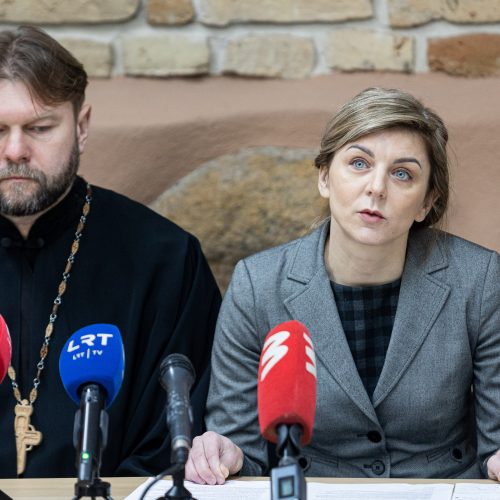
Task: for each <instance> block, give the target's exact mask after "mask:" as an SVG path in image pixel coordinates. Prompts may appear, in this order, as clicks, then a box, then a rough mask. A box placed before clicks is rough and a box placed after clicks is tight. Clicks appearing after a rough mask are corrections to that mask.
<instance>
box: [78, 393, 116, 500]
mask: <svg viewBox="0 0 500 500" xmlns="http://www.w3.org/2000/svg"><path fill="white" fill-rule="evenodd" d="M107 441H108V414H107V413H106V411H105V410H104V397H103V395H102V392H101V388H100V387H99V386H98V385H97V384H88V385H86V386H84V388H83V390H82V395H81V402H80V408H79V409H78V411H77V412H76V415H75V425H74V428H73V444H74V446H75V448H76V449H77V452H78V453H77V468H78V479H77V482H76V483H75V496H74V497H73V500H78V499H80V498H83V497H90V498H91V499H92V500H95V499H96V498H105V499H106V500H113V499H112V497H111V484H110V483H108V482H105V481H102V480H101V478H100V477H99V470H100V468H101V454H102V450H103V449H104V448H105V447H106V444H107Z"/></svg>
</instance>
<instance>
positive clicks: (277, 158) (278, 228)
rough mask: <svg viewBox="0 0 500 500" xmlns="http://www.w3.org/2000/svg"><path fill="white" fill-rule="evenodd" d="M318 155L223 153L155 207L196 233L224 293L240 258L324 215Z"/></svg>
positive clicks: (271, 150)
mask: <svg viewBox="0 0 500 500" xmlns="http://www.w3.org/2000/svg"><path fill="white" fill-rule="evenodd" d="M315 154H316V152H315V151H309V150H303V149H285V148H256V149H246V150H243V151H240V152H239V153H236V154H228V155H224V156H220V157H219V158H216V159H214V160H212V161H210V162H208V163H206V164H204V165H201V166H200V167H198V168H197V169H196V170H195V171H194V172H192V173H191V174H189V175H187V176H186V177H184V178H183V179H181V181H179V182H178V183H176V184H175V185H174V186H172V187H171V188H170V189H167V190H166V191H165V192H164V193H163V194H162V195H160V197H159V198H158V199H157V200H156V201H155V202H154V203H153V204H152V208H153V209H154V210H156V211H157V212H159V213H161V214H162V215H164V216H166V217H168V218H170V219H171V220H173V221H174V222H176V223H177V224H180V225H181V226H182V227H184V228H185V229H187V230H188V231H191V232H192V233H194V234H196V236H197V237H198V238H199V239H200V241H201V243H202V245H203V250H204V252H205V255H206V256H207V259H208V261H209V263H210V267H211V269H212V271H213V272H214V274H215V277H216V278H217V282H218V283H219V286H220V287H221V288H222V290H224V289H225V288H226V287H227V284H228V282H229V279H230V277H231V275H232V273H233V270H234V266H235V265H236V263H237V262H238V261H239V260H240V259H242V258H244V257H247V256H248V255H251V254H254V253H256V252H258V251H260V250H263V249H265V248H269V247H272V246H275V245H279V244H280V243H284V242H286V241H290V240H293V239H295V238H297V237H299V236H302V235H304V234H305V233H307V231H308V230H309V229H310V227H311V223H312V222H313V221H314V220H315V219H316V218H317V217H318V216H320V215H321V214H322V213H323V212H324V209H325V204H326V203H325V200H323V199H322V198H321V197H320V196H319V194H318V189H317V175H318V172H317V170H316V169H315V168H314V167H313V158H314V155H315ZM200 214H203V215H202V216H200Z"/></svg>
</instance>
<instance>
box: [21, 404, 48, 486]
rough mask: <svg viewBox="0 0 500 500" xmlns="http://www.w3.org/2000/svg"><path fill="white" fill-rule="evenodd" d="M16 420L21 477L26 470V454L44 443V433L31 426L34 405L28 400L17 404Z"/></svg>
mask: <svg viewBox="0 0 500 500" xmlns="http://www.w3.org/2000/svg"><path fill="white" fill-rule="evenodd" d="M14 410H15V413H16V418H15V419H14V431H15V434H16V450H17V475H18V476H19V475H21V474H22V473H23V472H24V469H25V468H26V453H28V451H31V450H32V449H33V446H37V445H39V444H40V443H41V442H42V433H41V432H40V431H37V430H36V429H35V427H34V426H33V425H31V424H30V417H31V415H32V414H33V405H31V404H29V403H28V401H27V400H26V399H23V400H22V401H21V403H17V404H16V406H15V408H14Z"/></svg>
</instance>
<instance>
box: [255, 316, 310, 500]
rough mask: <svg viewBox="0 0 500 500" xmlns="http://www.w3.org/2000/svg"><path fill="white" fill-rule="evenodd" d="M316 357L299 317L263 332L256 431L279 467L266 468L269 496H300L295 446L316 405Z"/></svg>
mask: <svg viewBox="0 0 500 500" xmlns="http://www.w3.org/2000/svg"><path fill="white" fill-rule="evenodd" d="M316 377H317V375H316V357H315V354H314V349H313V344H312V340H311V336H310V335H309V332H308V331H307V328H306V327H305V326H304V325H303V324H302V323H300V322H298V321H295V320H292V321H286V322H285V323H281V324H279V325H278V326H276V327H275V328H273V329H272V330H271V331H270V332H269V333H268V335H267V337H266V339H265V341H264V346H263V348H262V353H261V356H260V363H259V372H258V383H257V404H258V412H259V425H260V430H261V433H262V435H263V437H264V438H265V439H267V440H268V441H271V442H272V443H277V447H276V452H277V454H278V456H279V457H280V461H279V467H275V468H274V469H272V470H271V499H272V500H279V499H282V498H286V499H289V500H306V499H307V487H306V482H305V478H304V471H303V470H302V468H301V467H300V465H299V461H298V458H299V457H300V445H302V446H304V445H306V444H308V443H309V442H310V440H311V437H312V429H313V424H314V414H315V409H316Z"/></svg>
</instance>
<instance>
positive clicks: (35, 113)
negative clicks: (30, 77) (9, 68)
mask: <svg viewBox="0 0 500 500" xmlns="http://www.w3.org/2000/svg"><path fill="white" fill-rule="evenodd" d="M66 109H72V104H71V103H70V102H69V101H68V102H63V103H60V104H47V103H45V102H43V101H42V100H41V99H39V98H38V97H37V96H36V95H35V94H34V93H33V92H31V91H30V89H29V88H28V87H27V86H26V85H25V84H24V83H23V82H20V81H16V80H0V119H1V117H2V116H4V115H12V114H22V115H23V116H24V117H25V118H26V119H28V118H31V119H34V120H35V119H36V120H38V119H42V118H48V117H53V116H58V115H59V114H61V113H64V112H65V111H66Z"/></svg>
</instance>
